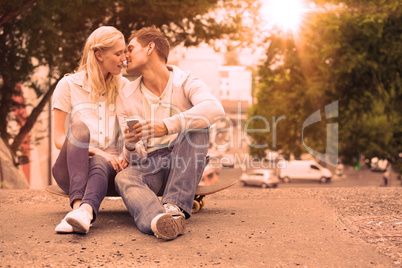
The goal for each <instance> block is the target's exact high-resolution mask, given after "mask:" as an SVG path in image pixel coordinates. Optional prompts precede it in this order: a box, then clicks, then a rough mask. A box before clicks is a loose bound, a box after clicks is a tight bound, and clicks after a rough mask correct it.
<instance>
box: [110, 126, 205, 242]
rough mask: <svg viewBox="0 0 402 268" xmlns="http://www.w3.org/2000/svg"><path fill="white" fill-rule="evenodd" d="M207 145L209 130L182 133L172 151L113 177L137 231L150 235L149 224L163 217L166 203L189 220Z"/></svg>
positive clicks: (150, 157) (159, 152)
mask: <svg viewBox="0 0 402 268" xmlns="http://www.w3.org/2000/svg"><path fill="white" fill-rule="evenodd" d="M208 145H209V131H208V129H202V130H198V131H189V132H186V133H182V134H180V135H179V136H178V137H177V139H176V140H175V141H174V144H173V148H171V147H169V148H163V149H159V150H156V151H154V152H152V153H150V154H149V155H148V157H147V159H146V161H142V162H141V163H140V164H138V165H130V166H129V167H128V168H126V169H125V170H123V171H121V172H120V173H119V174H118V175H117V176H116V189H117V191H118V192H119V193H120V195H121V197H122V199H123V201H124V203H125V205H126V207H127V209H128V211H129V212H130V214H131V216H133V218H134V221H135V223H136V225H137V227H138V229H140V230H141V231H142V232H144V233H147V234H153V232H152V229H151V222H152V220H153V218H155V217H156V216H157V215H158V214H161V213H165V208H164V207H163V205H162V204H166V203H171V204H174V205H177V206H179V207H180V208H181V209H182V210H184V212H185V214H186V217H187V218H189V217H190V215H191V209H192V207H193V200H194V195H195V190H196V188H197V185H198V183H199V181H200V179H201V176H202V172H203V170H204V168H205V164H206V155H207V151H208ZM158 196H162V199H161V200H159V198H158Z"/></svg>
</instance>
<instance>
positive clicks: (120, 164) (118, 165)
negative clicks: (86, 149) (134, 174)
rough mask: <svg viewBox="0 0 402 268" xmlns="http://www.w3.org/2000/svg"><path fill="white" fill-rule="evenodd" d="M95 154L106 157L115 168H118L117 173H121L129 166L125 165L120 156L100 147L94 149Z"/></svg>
mask: <svg viewBox="0 0 402 268" xmlns="http://www.w3.org/2000/svg"><path fill="white" fill-rule="evenodd" d="M93 154H94V155H99V156H102V157H103V158H105V159H106V161H108V162H109V163H110V164H111V165H112V166H113V169H114V170H116V173H119V172H120V171H122V170H123V169H124V168H125V167H126V166H127V165H126V166H125V167H123V162H122V161H121V160H120V159H119V157H118V156H116V155H111V154H108V153H106V152H104V151H102V150H100V149H95V150H93Z"/></svg>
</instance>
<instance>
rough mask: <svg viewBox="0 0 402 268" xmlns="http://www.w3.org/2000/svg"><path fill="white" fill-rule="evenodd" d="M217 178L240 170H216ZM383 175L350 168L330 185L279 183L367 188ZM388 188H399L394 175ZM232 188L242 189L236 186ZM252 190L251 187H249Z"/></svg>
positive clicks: (237, 174)
mask: <svg viewBox="0 0 402 268" xmlns="http://www.w3.org/2000/svg"><path fill="white" fill-rule="evenodd" d="M217 171H218V173H219V176H222V177H232V178H233V177H234V178H240V176H241V174H242V170H241V169H240V168H224V169H221V168H220V169H218V170H217ZM382 175H383V173H381V172H373V171H371V170H370V169H368V168H367V167H366V166H363V167H362V168H361V169H360V170H354V169H353V168H352V167H346V168H345V172H344V175H343V176H342V177H338V176H333V179H332V181H331V182H330V183H319V182H317V181H300V180H299V181H292V182H290V183H282V182H281V183H280V184H279V186H278V187H281V188H312V187H314V188H315V187H368V186H380V185H381V184H382V183H383V180H382ZM388 185H389V186H390V187H401V181H399V180H397V177H396V174H395V173H392V174H391V180H390V181H389V182H388ZM233 187H243V186H241V185H240V184H236V185H235V186H233ZM250 188H253V187H250Z"/></svg>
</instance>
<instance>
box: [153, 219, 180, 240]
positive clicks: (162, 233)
mask: <svg viewBox="0 0 402 268" xmlns="http://www.w3.org/2000/svg"><path fill="white" fill-rule="evenodd" d="M184 227H185V219H184V217H183V216H172V215H171V214H169V213H162V214H159V215H158V216H156V217H155V218H154V219H153V220H152V222H151V229H152V231H153V232H154V235H155V236H156V237H157V238H161V239H164V240H172V239H175V238H176V237H178V236H179V235H182V234H184Z"/></svg>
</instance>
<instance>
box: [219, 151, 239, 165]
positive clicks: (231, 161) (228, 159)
mask: <svg viewBox="0 0 402 268" xmlns="http://www.w3.org/2000/svg"><path fill="white" fill-rule="evenodd" d="M220 163H221V166H222V168H234V167H235V157H234V155H232V154H225V155H223V156H222V157H221V158H220Z"/></svg>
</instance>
